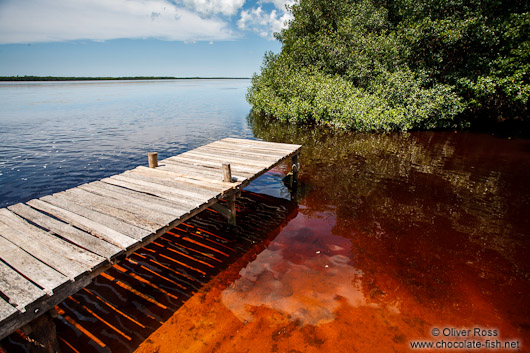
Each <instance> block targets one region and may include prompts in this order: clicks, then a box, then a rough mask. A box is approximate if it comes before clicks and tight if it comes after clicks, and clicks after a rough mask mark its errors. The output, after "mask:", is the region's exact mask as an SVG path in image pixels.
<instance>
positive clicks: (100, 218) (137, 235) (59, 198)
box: [40, 193, 151, 240]
mask: <svg viewBox="0 0 530 353" xmlns="http://www.w3.org/2000/svg"><path fill="white" fill-rule="evenodd" d="M40 200H42V201H45V202H47V203H50V204H52V205H55V206H57V207H60V208H62V209H65V210H68V211H71V212H74V213H76V214H78V215H80V216H83V217H85V218H88V219H90V220H92V221H94V222H97V223H99V224H101V225H104V226H106V227H108V228H110V229H114V230H115V231H118V232H120V233H123V234H126V235H128V236H130V237H131V238H134V239H137V240H141V239H143V238H145V237H146V236H148V235H149V234H151V232H150V231H148V230H146V229H142V228H140V227H136V226H133V225H132V224H129V223H127V222H124V221H122V220H120V219H118V218H116V217H114V216H112V215H108V214H104V213H101V212H97V211H94V210H91V209H88V208H86V207H83V206H80V205H78V204H76V203H74V202H73V201H71V200H70V199H68V198H67V197H66V196H65V195H63V194H61V193H58V194H54V195H50V196H44V197H42V198H41V199H40Z"/></svg>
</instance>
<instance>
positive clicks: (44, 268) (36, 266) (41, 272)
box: [0, 236, 69, 294]
mask: <svg viewBox="0 0 530 353" xmlns="http://www.w3.org/2000/svg"><path fill="white" fill-rule="evenodd" d="M0 258H1V259H2V261H4V262H5V263H6V264H8V265H9V266H11V267H13V268H14V269H16V270H17V271H18V272H20V273H21V274H22V275H24V276H26V277H27V278H29V279H30V280H31V281H33V282H34V283H36V284H38V285H39V286H40V287H41V288H43V289H44V291H46V292H47V293H48V294H51V293H52V292H53V291H55V290H56V289H57V288H58V287H60V286H62V285H63V284H65V283H67V282H68V281H69V279H68V277H66V276H65V275H63V274H61V273H59V272H57V271H56V270H54V269H53V268H51V267H50V266H48V265H46V264H45V263H43V262H42V261H39V260H38V259H36V258H35V257H33V256H31V255H30V254H28V253H27V252H25V251H24V250H22V249H21V248H19V247H18V246H16V245H15V244H13V243H12V242H10V241H9V240H7V239H5V238H3V237H1V236H0Z"/></svg>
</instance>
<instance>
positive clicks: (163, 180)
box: [122, 169, 224, 199]
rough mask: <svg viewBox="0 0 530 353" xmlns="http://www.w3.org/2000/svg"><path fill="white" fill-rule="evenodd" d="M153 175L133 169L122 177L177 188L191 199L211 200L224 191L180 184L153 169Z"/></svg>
mask: <svg viewBox="0 0 530 353" xmlns="http://www.w3.org/2000/svg"><path fill="white" fill-rule="evenodd" d="M151 170H152V171H153V173H145V172H142V171H141V170H136V169H133V170H131V171H127V172H125V173H123V174H122V175H125V176H127V177H128V178H133V179H138V180H143V181H147V182H150V183H155V184H159V185H164V186H168V187H171V188H177V189H178V190H179V191H180V192H182V193H183V194H186V195H190V197H193V198H196V197H197V196H200V197H201V199H202V198H206V199H211V198H216V197H218V196H219V194H220V193H221V192H222V191H223V189H224V188H222V189H221V190H219V191H217V190H216V191H213V190H211V189H207V188H202V187H201V186H202V185H201V184H199V185H190V184H186V183H183V182H179V181H177V180H175V179H172V178H168V177H167V176H165V177H164V176H163V175H160V174H159V173H157V171H156V170H155V169H151Z"/></svg>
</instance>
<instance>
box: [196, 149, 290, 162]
mask: <svg viewBox="0 0 530 353" xmlns="http://www.w3.org/2000/svg"><path fill="white" fill-rule="evenodd" d="M194 151H196V152H203V153H208V154H215V155H218V156H233V157H238V158H245V159H253V160H261V161H268V162H276V161H277V160H278V159H280V158H282V157H283V156H284V155H285V154H283V153H282V154H281V155H280V154H278V155H273V154H271V153H267V152H261V153H260V152H256V151H248V150H239V149H238V150H236V151H234V150H232V149H230V148H226V147H221V146H212V145H206V146H203V147H199V148H197V149H195V150H194Z"/></svg>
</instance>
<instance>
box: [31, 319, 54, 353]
mask: <svg viewBox="0 0 530 353" xmlns="http://www.w3.org/2000/svg"><path fill="white" fill-rule="evenodd" d="M52 314H53V313H52ZM23 331H25V332H28V334H27V337H28V339H27V340H28V347H27V348H28V350H29V352H30V353H60V352H61V349H60V347H59V343H58V341H57V332H56V331H55V324H54V323H53V320H52V315H51V313H49V312H47V313H45V314H43V315H41V316H39V317H38V318H36V319H35V320H33V321H32V322H31V323H29V324H28V325H26V327H25V329H24V330H23Z"/></svg>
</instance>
